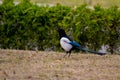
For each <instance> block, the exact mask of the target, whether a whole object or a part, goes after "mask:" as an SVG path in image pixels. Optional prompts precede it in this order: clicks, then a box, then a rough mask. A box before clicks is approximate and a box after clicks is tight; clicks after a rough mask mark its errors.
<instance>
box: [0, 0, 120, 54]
mask: <svg viewBox="0 0 120 80" xmlns="http://www.w3.org/2000/svg"><path fill="white" fill-rule="evenodd" d="M57 27H61V28H64V29H65V30H66V32H67V34H68V35H69V36H71V37H72V38H73V39H74V40H76V41H78V42H79V43H81V44H82V45H84V46H86V45H87V46H88V47H89V48H91V49H94V50H99V49H100V47H101V46H102V45H103V44H104V45H109V46H110V47H109V49H108V51H110V52H111V53H119V52H116V51H119V50H118V48H119V47H120V46H119V45H120V10H119V9H118V8H117V7H116V6H114V7H110V8H107V9H106V8H102V7H101V6H99V5H98V6H95V7H94V10H92V9H89V8H88V7H87V5H80V6H78V7H77V8H72V7H68V6H62V5H60V4H57V5H55V6H53V7H49V6H38V5H34V4H31V3H30V2H29V0H21V2H20V3H19V4H18V5H14V4H13V0H4V2H3V4H1V5H0V48H3V49H29V50H33V49H34V48H35V47H38V49H39V50H45V49H47V48H50V49H52V50H61V48H60V45H59V38H58V37H59V36H58V33H57V31H56V28H57Z"/></svg>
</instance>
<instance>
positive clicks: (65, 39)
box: [57, 28, 106, 57]
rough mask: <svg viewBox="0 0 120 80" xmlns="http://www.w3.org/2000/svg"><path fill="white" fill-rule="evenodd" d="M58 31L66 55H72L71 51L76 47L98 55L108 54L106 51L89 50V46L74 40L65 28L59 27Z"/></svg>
mask: <svg viewBox="0 0 120 80" xmlns="http://www.w3.org/2000/svg"><path fill="white" fill-rule="evenodd" d="M57 31H58V33H59V37H60V45H61V47H62V48H63V49H64V51H65V52H66V54H65V55H64V57H65V56H66V55H68V57H70V55H71V51H72V50H74V49H79V50H81V51H84V52H89V53H94V54H98V55H105V54H106V53H102V52H96V51H94V50H88V49H87V48H85V47H83V46H81V45H80V44H79V43H77V42H76V41H74V40H72V39H71V38H70V37H69V36H67V34H66V33H65V30H64V29H62V28H57Z"/></svg>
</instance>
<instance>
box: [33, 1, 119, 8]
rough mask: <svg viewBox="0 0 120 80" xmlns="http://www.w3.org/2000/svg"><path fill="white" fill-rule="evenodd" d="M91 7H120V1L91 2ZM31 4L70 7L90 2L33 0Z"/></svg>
mask: <svg viewBox="0 0 120 80" xmlns="http://www.w3.org/2000/svg"><path fill="white" fill-rule="evenodd" d="M91 1H92V2H91V6H94V5H97V4H100V5H102V6H103V7H110V6H114V5H117V6H119V7H120V5H119V4H120V0H91ZM31 2H38V3H48V4H57V3H60V4H63V5H68V6H79V5H81V4H83V3H89V0H31Z"/></svg>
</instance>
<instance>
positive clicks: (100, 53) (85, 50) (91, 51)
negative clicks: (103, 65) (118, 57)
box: [78, 47, 106, 55]
mask: <svg viewBox="0 0 120 80" xmlns="http://www.w3.org/2000/svg"><path fill="white" fill-rule="evenodd" d="M78 49H80V50H82V51H84V52H90V53H94V54H98V55H105V54H106V53H103V52H97V51H94V50H88V49H87V48H83V47H82V48H81V47H79V48H78Z"/></svg>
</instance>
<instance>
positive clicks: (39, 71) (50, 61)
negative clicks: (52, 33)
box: [0, 50, 120, 80]
mask: <svg viewBox="0 0 120 80" xmlns="http://www.w3.org/2000/svg"><path fill="white" fill-rule="evenodd" d="M63 55H64V54H63V53H58V52H39V53H35V52H34V51H19V50H0V80H120V56H119V55H106V56H98V55H94V54H72V55H71V57H70V58H63V59H61V60H60V57H61V56H63Z"/></svg>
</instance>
